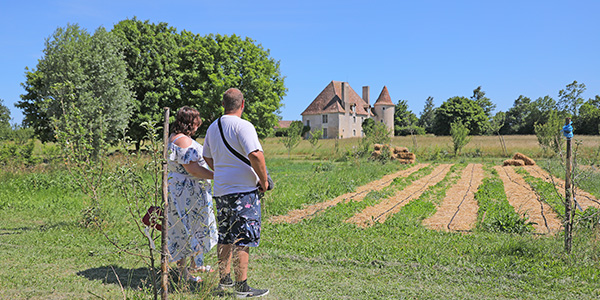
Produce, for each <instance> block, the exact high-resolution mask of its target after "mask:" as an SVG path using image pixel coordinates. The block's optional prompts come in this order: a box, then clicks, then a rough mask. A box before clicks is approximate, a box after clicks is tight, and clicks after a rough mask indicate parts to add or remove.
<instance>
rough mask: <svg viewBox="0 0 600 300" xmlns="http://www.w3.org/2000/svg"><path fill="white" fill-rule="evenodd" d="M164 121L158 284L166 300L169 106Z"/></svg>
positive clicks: (163, 299)
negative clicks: (159, 272)
mask: <svg viewBox="0 0 600 300" xmlns="http://www.w3.org/2000/svg"><path fill="white" fill-rule="evenodd" d="M164 110H165V121H164V125H163V162H162V200H163V213H162V236H161V244H162V245H161V252H160V253H161V255H160V267H161V276H160V285H161V287H162V292H161V299H162V300H167V298H168V294H169V291H168V287H169V255H168V254H169V253H168V251H169V249H168V248H167V231H168V230H167V229H168V228H167V224H168V220H167V209H168V205H169V203H168V197H169V194H168V190H167V181H168V171H167V156H168V151H167V145H168V144H169V108H168V107H165V108H164Z"/></svg>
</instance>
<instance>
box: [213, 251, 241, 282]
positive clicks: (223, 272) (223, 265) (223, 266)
mask: <svg viewBox="0 0 600 300" xmlns="http://www.w3.org/2000/svg"><path fill="white" fill-rule="evenodd" d="M232 250H233V245H231V244H217V256H218V258H219V275H220V276H221V278H223V277H225V276H227V275H228V274H230V273H231V254H232ZM236 276H237V272H236Z"/></svg>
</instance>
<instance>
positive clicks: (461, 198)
mask: <svg viewBox="0 0 600 300" xmlns="http://www.w3.org/2000/svg"><path fill="white" fill-rule="evenodd" d="M484 177H485V175H484V172H483V165H481V164H469V165H467V167H466V168H465V169H464V170H463V172H462V175H461V178H460V179H459V180H458V182H456V184H455V185H453V186H452V187H451V188H450V189H448V191H447V192H446V197H445V198H444V200H442V204H441V205H440V206H439V207H438V208H437V211H436V213H435V214H433V216H431V217H429V218H427V219H425V220H423V225H424V226H426V227H427V228H429V229H433V230H444V231H468V230H471V229H473V227H474V226H475V222H476V221H477V211H478V210H479V205H477V201H476V200H475V192H477V189H478V188H479V185H481V182H482V181H483V178H484Z"/></svg>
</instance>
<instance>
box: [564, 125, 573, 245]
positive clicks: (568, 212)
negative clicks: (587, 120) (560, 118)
mask: <svg viewBox="0 0 600 300" xmlns="http://www.w3.org/2000/svg"><path fill="white" fill-rule="evenodd" d="M570 123H571V118H566V120H565V126H567V125H569V124H570ZM572 152H573V150H572V148H571V138H570V137H567V161H566V163H565V165H566V167H565V168H566V174H565V252H566V253H571V246H572V243H573V193H572V188H571V165H572V156H571V154H572Z"/></svg>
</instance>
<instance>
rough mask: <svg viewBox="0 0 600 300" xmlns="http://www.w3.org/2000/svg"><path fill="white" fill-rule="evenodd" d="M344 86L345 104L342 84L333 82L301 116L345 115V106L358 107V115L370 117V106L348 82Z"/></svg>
mask: <svg viewBox="0 0 600 300" xmlns="http://www.w3.org/2000/svg"><path fill="white" fill-rule="evenodd" d="M344 85H345V87H346V93H345V97H346V99H345V100H346V103H345V104H344V102H343V101H342V82H341V81H331V82H330V83H329V84H328V85H327V86H326V87H325V89H323V91H322V92H321V93H320V94H319V95H318V96H317V97H316V98H315V100H313V102H312V103H311V104H310V105H309V106H308V107H307V108H306V109H305V110H304V112H302V114H301V115H303V116H304V115H320V114H324V113H345V107H344V105H356V114H357V115H364V116H366V115H368V114H369V113H368V112H367V108H368V106H369V104H368V103H366V102H365V101H364V100H363V99H362V98H361V97H360V96H359V95H358V94H357V93H356V92H355V91H354V90H353V89H352V87H350V85H349V84H348V83H347V82H344ZM388 97H389V95H388ZM390 102H391V101H390Z"/></svg>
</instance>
